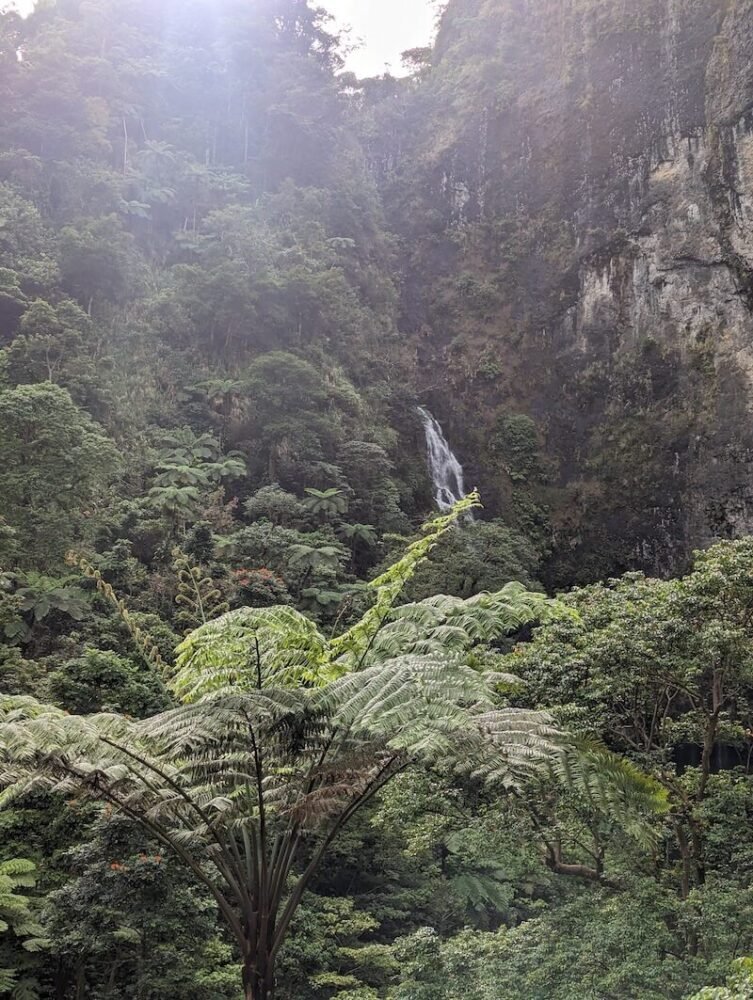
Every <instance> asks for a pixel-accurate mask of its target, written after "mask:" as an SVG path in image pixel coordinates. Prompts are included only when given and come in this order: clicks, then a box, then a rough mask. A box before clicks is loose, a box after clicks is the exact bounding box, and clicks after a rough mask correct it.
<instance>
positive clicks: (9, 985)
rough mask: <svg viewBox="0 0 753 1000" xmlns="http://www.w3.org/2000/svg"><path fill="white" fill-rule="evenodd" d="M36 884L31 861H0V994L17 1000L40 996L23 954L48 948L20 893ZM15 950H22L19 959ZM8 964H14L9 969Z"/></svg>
mask: <svg viewBox="0 0 753 1000" xmlns="http://www.w3.org/2000/svg"><path fill="white" fill-rule="evenodd" d="M35 884H36V866H35V865H34V864H32V862H31V861H22V860H19V859H14V860H12V861H0V993H2V994H10V993H12V994H13V996H14V997H19V998H25V997H31V998H33V997H36V996H38V995H39V994H38V992H37V989H38V985H39V984H38V983H37V982H36V980H35V978H34V976H33V973H31V972H30V970H29V969H28V968H27V967H26V963H25V962H24V961H23V952H24V951H25V952H30V953H34V952H37V951H40V950H42V949H43V948H45V947H46V944H47V942H46V940H45V932H44V928H43V927H42V925H41V924H40V923H39V919H38V916H37V914H36V913H35V912H34V910H33V908H32V903H31V901H30V900H29V899H28V898H27V896H26V895H25V894H24V893H23V890H24V889H31V888H33V887H34V886H35ZM19 890H22V891H21V892H19ZM14 946H18V947H20V949H21V950H22V952H21V957H20V958H19V957H18V956H17V955H14ZM9 960H10V961H12V962H13V965H12V966H10V967H8V965H7V963H8V961H9Z"/></svg>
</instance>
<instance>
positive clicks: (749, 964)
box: [691, 958, 753, 1000]
mask: <svg viewBox="0 0 753 1000" xmlns="http://www.w3.org/2000/svg"><path fill="white" fill-rule="evenodd" d="M751 997H753V961H751V959H749V958H741V959H738V961H737V962H736V963H735V971H734V972H733V973H732V975H731V976H730V977H729V979H728V980H727V985H726V986H722V987H719V988H717V989H714V988H712V987H708V988H707V989H705V990H701V992H700V993H696V994H694V996H693V997H692V998H691V1000H750V998H751Z"/></svg>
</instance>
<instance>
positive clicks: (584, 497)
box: [369, 0, 753, 583]
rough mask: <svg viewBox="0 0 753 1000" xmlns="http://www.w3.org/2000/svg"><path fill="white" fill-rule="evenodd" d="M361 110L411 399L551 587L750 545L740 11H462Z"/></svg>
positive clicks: (725, 3) (744, 22) (750, 80)
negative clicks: (383, 211) (402, 81)
mask: <svg viewBox="0 0 753 1000" xmlns="http://www.w3.org/2000/svg"><path fill="white" fill-rule="evenodd" d="M388 89H389V88H388ZM373 106H374V123H375V124H374V129H373V134H372V135H371V136H370V145H369V149H370V155H371V159H372V166H373V169H374V171H375V173H376V175H377V176H378V177H379V180H380V183H381V186H382V190H383V192H384V197H385V201H386V204H387V206H388V211H389V212H390V215H391V220H392V225H393V227H394V228H395V229H396V230H397V231H398V232H399V233H400V234H401V235H402V236H403V237H404V246H405V248H406V249H405V252H404V271H405V279H404V294H403V315H402V326H403V331H404V333H405V334H406V335H407V336H408V337H409V338H410V339H409V342H410V344H411V349H412V350H413V352H414V355H413V362H414V364H413V373H414V379H415V383H416V387H417V389H418V391H419V393H420V394H421V395H422V396H424V397H425V398H427V399H428V400H429V401H430V403H431V405H432V406H433V408H434V409H435V410H436V411H437V412H438V413H439V415H440V416H441V417H442V418H443V419H444V421H445V423H446V425H447V426H448V428H449V431H450V434H451V435H452V436H453V438H454V439H455V441H456V442H457V444H458V445H459V446H460V451H461V453H462V454H463V457H464V458H465V460H466V463H467V465H468V466H469V467H470V472H471V474H472V478H475V479H477V480H478V481H479V482H480V484H481V485H482V487H484V488H485V492H486V495H487V497H488V498H490V499H491V502H492V506H493V507H494V508H495V509H496V510H497V511H499V512H508V513H509V515H510V517H511V518H512V519H513V520H517V521H518V523H519V524H520V526H521V527H523V528H528V529H530V528H531V525H533V526H534V527H535V528H536V530H538V531H539V532H540V534H541V537H542V539H543V538H544V537H547V538H548V540H549V543H550V545H551V548H552V554H551V558H550V561H549V570H548V575H549V579H550V581H551V582H555V583H557V582H569V581H571V580H574V579H579V578H580V579H582V578H592V577H594V576H598V575H603V574H604V573H610V572H615V571H619V570H622V569H625V568H630V567H643V568H650V569H651V570H654V571H660V572H661V571H671V570H673V569H675V568H677V567H678V565H679V564H681V563H682V561H683V560H684V559H685V557H686V556H687V553H688V552H689V550H690V549H691V548H693V547H696V546H698V545H700V544H704V543H705V542H707V541H708V540H709V539H710V538H712V537H716V536H719V535H730V534H737V533H741V532H751V531H753V421H751V410H752V409H753V316H752V314H751V310H752V309H753V2H751V0H450V3H449V5H448V7H447V9H446V12H445V13H444V16H443V18H442V21H441V25H440V30H439V35H438V38H437V43H436V46H435V49H434V51H433V52H432V53H431V56H430V57H428V58H427V62H426V64H425V65H424V67H423V69H422V70H421V72H420V73H419V74H418V75H417V77H416V78H415V79H414V80H413V81H412V82H411V83H410V84H408V85H407V86H403V87H395V88H394V90H392V91H390V92H389V93H388V94H387V95H386V96H385V95H384V93H382V94H380V95H379V99H378V100H377V99H376V98H375V99H374V100H373ZM526 417H528V418H531V419H532V420H533V422H534V424H535V430H536V434H535V435H534V437H533V440H532V442H531V441H529V442H528V445H526V444H525V441H523V444H521V433H522V432H523V431H524V430H525V427H526V426H527V425H526V423H525V418H526ZM529 423H530V421H529ZM529 437H530V435H529ZM523 438H525V433H523ZM537 445H538V446H537ZM526 447H527V448H528V453H527V458H526V456H525V455H523V452H524V451H525V448H526ZM521 449H522V450H521ZM521 463H522V465H523V466H525V467H522V466H521Z"/></svg>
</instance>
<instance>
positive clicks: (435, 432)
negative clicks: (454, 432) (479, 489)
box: [418, 406, 465, 510]
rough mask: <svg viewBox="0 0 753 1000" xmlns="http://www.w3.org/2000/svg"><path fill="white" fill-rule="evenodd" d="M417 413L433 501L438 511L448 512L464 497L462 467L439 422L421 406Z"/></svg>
mask: <svg viewBox="0 0 753 1000" xmlns="http://www.w3.org/2000/svg"><path fill="white" fill-rule="evenodd" d="M418 412H419V413H420V414H421V420H422V422H423V425H424V431H425V433H426V447H427V450H428V455H429V472H430V473H431V480H432V483H433V484H434V499H435V500H436V503H437V507H439V509H440V510H450V508H451V507H452V506H453V504H455V503H457V501H458V500H461V499H462V498H463V497H464V496H465V484H464V482H463V466H462V465H461V464H460V462H458V460H457V458H456V457H455V453H454V452H453V450H452V448H450V446H449V444H448V443H447V438H446V437H445V436H444V433H443V432H442V427H441V425H440V423H439V421H438V420H437V419H436V418H435V417H434V416H432V414H431V413H429V411H428V410H426V409H424V407H423V406H419V408H418Z"/></svg>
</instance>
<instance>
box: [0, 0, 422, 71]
mask: <svg viewBox="0 0 753 1000" xmlns="http://www.w3.org/2000/svg"><path fill="white" fill-rule="evenodd" d="M33 3H34V0H16V6H17V7H18V8H19V9H20V10H22V11H23V12H26V11H28V10H30V9H31V7H32V6H33ZM319 3H320V4H321V6H323V7H325V8H326V9H327V10H328V11H329V12H330V13H331V14H333V15H334V16H335V18H336V21H337V24H338V25H339V26H340V27H350V28H352V36H351V40H352V41H353V42H356V41H361V42H362V43H363V44H362V45H360V46H359V48H358V49H357V50H356V51H355V52H353V53H351V55H350V56H349V57H348V62H347V69H349V70H352V71H353V72H354V73H356V74H357V75H358V76H375V75H376V74H377V73H383V72H384V70H385V67H387V66H389V68H390V70H391V72H392V73H393V74H395V75H396V76H399V75H400V73H402V71H403V70H402V66H401V63H400V53H401V52H404V51H405V50H406V49H414V48H418V47H419V46H422V45H428V44H429V42H430V41H431V39H432V36H433V33H434V15H435V11H436V3H434V2H433V0H319ZM2 6H3V2H2V0H0V8H2Z"/></svg>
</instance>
